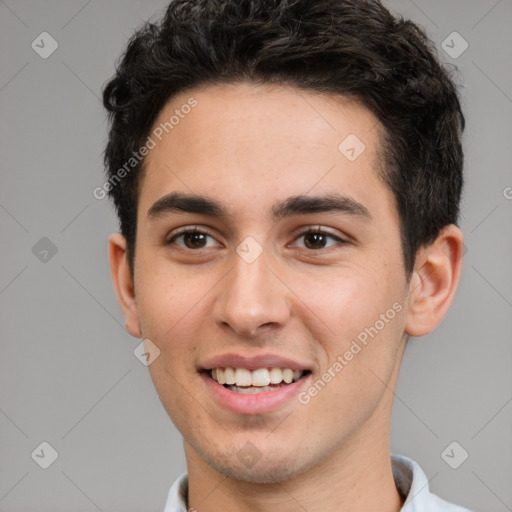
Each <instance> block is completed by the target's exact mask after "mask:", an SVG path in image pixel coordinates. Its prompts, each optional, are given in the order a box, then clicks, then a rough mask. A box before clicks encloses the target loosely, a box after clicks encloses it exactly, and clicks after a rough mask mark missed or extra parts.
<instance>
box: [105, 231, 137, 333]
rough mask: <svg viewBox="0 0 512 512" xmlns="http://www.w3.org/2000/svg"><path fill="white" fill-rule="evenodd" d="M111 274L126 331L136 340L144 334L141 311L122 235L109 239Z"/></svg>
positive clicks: (118, 234)
mask: <svg viewBox="0 0 512 512" xmlns="http://www.w3.org/2000/svg"><path fill="white" fill-rule="evenodd" d="M109 256H110V274H111V276H112V282H113V283H114V288H115V290H116V294H117V300H118V301H119V305H120V306H121V310H122V312H123V314H124V318H125V321H126V330H127V331H128V332H129V333H130V334H131V335H132V336H135V337H136V338H141V337H142V333H141V329H140V323H139V311H138V308H137V301H136V298H135V291H134V286H133V277H132V274H131V272H130V266H129V265H128V256H127V253H126V240H125V238H124V237H123V236H122V235H121V234H120V233H114V234H112V235H111V236H110V238H109Z"/></svg>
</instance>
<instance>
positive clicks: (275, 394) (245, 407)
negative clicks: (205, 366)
mask: <svg viewBox="0 0 512 512" xmlns="http://www.w3.org/2000/svg"><path fill="white" fill-rule="evenodd" d="M201 378H202V379H203V382H204V383H205V385H206V388H207V389H208V391H209V392H210V393H211V394H212V395H213V398H214V400H215V401H216V402H217V403H218V404H219V405H221V406H222V407H224V408H226V409H229V410H230V411H232V412H234V413H237V414H252V415H254V414H263V413H266V412H272V411H275V410H277V409H279V408H280V407H282V406H283V405H284V404H285V403H286V402H288V401H289V400H291V399H292V398H293V397H295V396H296V395H298V393H299V391H300V389H301V388H302V387H303V386H304V385H305V384H306V383H307V382H308V381H309V379H310V378H311V373H309V374H308V375H306V376H304V377H302V378H301V379H299V380H298V381H296V382H292V383H291V384H287V385H286V386H282V387H279V388H276V389H275V390H272V391H264V392H262V393H254V394H245V393H237V392H236V391H230V390H229V389H227V388H225V387H224V386H222V385H221V384H219V383H218V382H216V381H214V380H213V379H212V378H210V377H209V376H208V375H207V374H206V373H205V372H201Z"/></svg>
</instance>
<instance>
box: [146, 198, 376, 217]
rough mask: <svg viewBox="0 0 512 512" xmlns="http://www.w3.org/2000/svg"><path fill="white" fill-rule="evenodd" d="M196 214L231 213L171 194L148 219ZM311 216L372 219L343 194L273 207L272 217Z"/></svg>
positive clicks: (207, 200)
mask: <svg viewBox="0 0 512 512" xmlns="http://www.w3.org/2000/svg"><path fill="white" fill-rule="evenodd" d="M179 212H184V213H197V214H201V215H206V216H208V217H215V218H219V219H227V218H229V217H230V215H229V212H228V210H227V209H226V208H225V207H224V206H223V205H222V204H221V203H219V202H218V201H216V200H214V199H212V198H209V197H206V196H201V195H195V194H184V193H181V192H171V193H170V194H167V195H165V196H163V197H161V198H160V199H158V200H157V201H156V202H155V203H154V204H153V206H151V208H150V209H149V210H148V218H150V219H152V218H157V217H161V216H164V215H167V214H171V213H179ZM312 213H343V214H347V215H351V216H355V217H361V218H364V219H367V220H371V218H372V217H371V215H370V212H369V211H368V209H367V208H366V207H365V206H364V205H362V204H361V203H359V202H358V201H356V200H355V199H353V198H351V197H349V196H345V195H341V194H335V193H332V194H326V195H322V196H307V195H298V196H292V197H289V198H287V199H286V200H284V201H281V202H278V203H276V204H274V206H273V207H272V218H273V219H274V220H279V219H284V218H287V217H291V216H294V215H304V214H312Z"/></svg>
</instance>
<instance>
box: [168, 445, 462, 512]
mask: <svg viewBox="0 0 512 512" xmlns="http://www.w3.org/2000/svg"><path fill="white" fill-rule="evenodd" d="M391 466H392V469H393V477H394V479H395V484H396V487H397V489H398V492H399V493H400V494H401V495H402V496H403V497H404V498H405V497H407V498H406V499H405V502H404V505H403V507H402V508H401V509H400V512H471V511H470V510H468V509H467V508H463V507H459V506H457V505H453V504H451V503H448V502H446V501H444V500H442V499H441V498H439V497H438V496H436V495H435V494H432V493H431V492H430V490H429V484H428V479H427V476H426V475H425V473H424V472H423V470H422V469H421V468H420V466H419V465H418V463H416V462H415V461H413V460H412V459H409V458H408V457H404V456H402V455H393V454H391ZM187 493H188V478H187V473H183V474H182V475H180V476H179V477H178V479H177V480H176V481H175V482H174V483H173V484H172V486H171V489H170V490H169V496H168V497H167V502H166V504H165V509H164V512H187Z"/></svg>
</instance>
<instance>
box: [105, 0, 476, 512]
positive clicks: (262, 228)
mask: <svg viewBox="0 0 512 512" xmlns="http://www.w3.org/2000/svg"><path fill="white" fill-rule="evenodd" d="M104 103H105V106H106V108H107V109H108V111H109V113H110V120H111V129H110V137H109V141H108V146H107V148H106V152H105V161H106V166H107V169H108V181H107V182H106V184H105V187H104V190H106V191H108V192H109V194H110V196H111V197H112V199H113V201H114V204H115V206H116V208H117V212H118V215H119V218H120V226H121V227H120V231H121V233H120V234H119V233H116V234H114V235H112V237H111V239H110V260H111V271H112V277H113V282H114V285H115V288H116V292H117V296H118V299H119V303H120V305H121V308H122V310H123V313H124V315H125V318H126V327H127V330H128V332H129V333H130V334H132V335H133V336H136V337H140V338H143V339H144V344H145V345H144V346H145V350H146V352H145V355H146V357H147V359H148V365H149V371H150V374H151V377H152V380H153V382H154V384H155V387H156V390H157V392H158V394H159V397H160V399H161V402H162V404H163V406H164V407H165V409H166V411H167V412H168V414H169V416H170V417H171V419H172V420H173V422H174V423H175V425H176V426H177V428H178V429H179V431H180V432H181V434H182V436H183V441H184V449H185V455H186V460H187V467H188V474H184V475H182V476H181V477H180V478H179V479H178V480H177V481H176V482H175V483H174V485H173V486H172V488H171V490H170V492H169V497H168V501H167V505H166V508H165V511H166V512H176V511H180V512H181V511H185V510H197V511H199V512H210V511H213V512H218V511H226V512H228V511H229V512H237V511H247V510H250V511H265V512H269V511H277V510H279V512H285V511H297V510H327V511H368V510H379V511H380V512H397V511H399V510H402V511H407V512H412V511H424V512H436V511H450V512H462V511H464V510H467V509H463V508H461V507H458V506H455V505H451V504H449V503H447V502H445V501H443V500H441V499H440V498H438V497H437V496H435V495H433V494H432V493H430V491H429V486H428V481H427V478H426V476H425V474H424V473H423V471H422V470H421V469H420V467H419V466H418V465H417V464H416V463H415V462H414V461H413V460H411V459H408V458H405V457H401V456H398V455H391V453H390V445H389V431H390V421H391V409H392V402H393V391H394V389H395V387H396V383H397V378H398V373H399V367H400V363H401V360H402V356H403V353H404V349H405V345H406V342H407V339H408V336H423V335H425V334H428V333H429V332H431V331H432V330H433V329H435V328H436V326H437V325H438V324H439V323H440V322H441V320H442V318H443V317H444V316H445V314H446V312H447V310H448V308H449V306H450V303H451V302H452V299H453V297H454V294H455V292H456V288H457V283H458V279H459V274H460V270H461V261H462V251H463V236H462V234H461V232H460V230H459V229H458V228H457V227H456V225H455V224H456V222H457V216H458V210H459V199H460V194H461V188H462V151H461V144H460V135H461V131H462V130H463V126H464V118H463V115H462V113H461V110H460V105H459V101H458V97H457V92H456V89H455V87H454V85H453V83H452V82H451V80H450V79H449V77H448V75H447V73H446V71H445V70H444V69H443V68H442V67H441V66H440V64H439V63H438V62H437V60H436V58H435V57H434V54H433V49H432V48H431V45H430V43H429V41H428V40H427V39H426V36H425V35H424V33H423V32H422V31H421V30H420V29H419V28H418V27H417V26H415V25H414V24H413V23H411V22H410V21H404V20H401V19H395V18H394V17H393V16H392V15H391V14H390V13H389V12H388V11H387V10H386V9H385V8H384V7H383V6H382V5H381V4H380V3H379V2H377V1H370V0H316V1H315V2H310V1H307V0H197V1H189V0H176V1H173V2H171V4H170V6H169V8H168V10H167V13H166V15H165V17H164V18H163V20H162V21H161V22H160V23H159V24H157V25H154V24H147V25H146V26H145V27H144V28H143V29H142V30H140V31H139V32H138V33H137V34H135V35H134V37H133V38H132V39H131V41H130V43H129V45H128V48H127V50H126V53H125V55H124V56H123V59H122V60H121V62H120V64H119V66H118V69H117V73H116V75H115V77H114V78H113V79H112V80H111V81H110V82H109V83H108V84H107V86H106V88H105V90H104Z"/></svg>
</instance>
